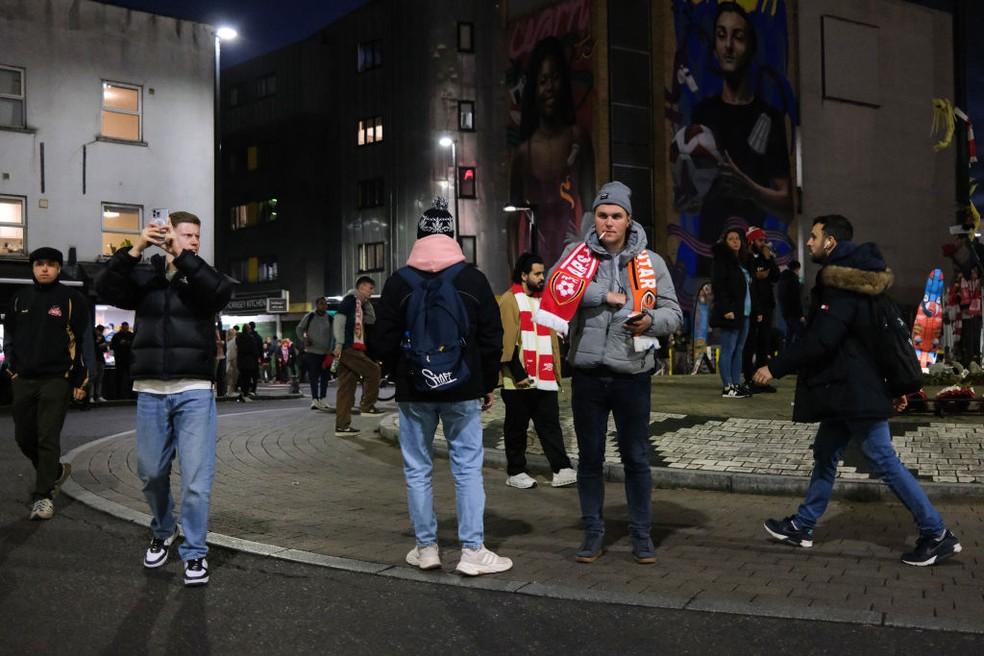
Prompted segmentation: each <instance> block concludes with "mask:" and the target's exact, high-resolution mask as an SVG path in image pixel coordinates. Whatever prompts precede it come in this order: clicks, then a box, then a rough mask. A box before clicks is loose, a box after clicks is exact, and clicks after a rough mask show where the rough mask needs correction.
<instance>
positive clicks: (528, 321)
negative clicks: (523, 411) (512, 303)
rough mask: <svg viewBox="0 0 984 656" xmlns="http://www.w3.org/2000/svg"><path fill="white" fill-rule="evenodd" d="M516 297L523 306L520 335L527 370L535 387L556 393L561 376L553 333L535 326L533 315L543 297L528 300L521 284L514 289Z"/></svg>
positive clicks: (520, 310) (546, 328)
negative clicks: (558, 378)
mask: <svg viewBox="0 0 984 656" xmlns="http://www.w3.org/2000/svg"><path fill="white" fill-rule="evenodd" d="M512 293H513V296H515V297H516V304H517V305H518V306H519V334H520V338H519V341H520V344H521V345H522V347H523V353H522V357H523V367H524V368H525V369H526V375H527V376H529V377H530V381H531V382H532V383H533V385H532V386H533V387H535V388H536V389H539V390H548V391H553V392H556V391H557V389H558V387H557V372H556V371H554V357H553V340H552V339H551V336H550V329H549V328H548V327H546V326H544V325H542V324H538V323H534V321H533V314H534V313H535V312H536V311H537V309H538V306H539V305H540V294H534V295H533V296H532V297H530V296H528V295H527V294H526V292H525V291H524V290H523V286H522V285H520V284H514V285H513V286H512Z"/></svg>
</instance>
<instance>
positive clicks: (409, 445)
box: [399, 400, 485, 549]
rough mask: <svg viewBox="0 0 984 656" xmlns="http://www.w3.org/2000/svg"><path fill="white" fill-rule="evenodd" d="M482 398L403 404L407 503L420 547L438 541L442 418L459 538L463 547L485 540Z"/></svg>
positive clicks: (402, 429) (401, 436) (472, 547)
mask: <svg viewBox="0 0 984 656" xmlns="http://www.w3.org/2000/svg"><path fill="white" fill-rule="evenodd" d="M481 405H482V404H481V402H480V401H478V400H473V401H458V402H456V403H424V402H413V403H400V404H399V407H400V451H402V452H403V473H404V475H405V476H406V480H407V503H408V505H409V507H410V521H411V523H412V524H413V530H414V533H415V534H416V537H417V546H419V547H429V546H431V545H434V544H437V515H435V514H434V493H433V488H432V486H431V473H432V472H433V470H434V465H433V460H432V457H431V455H432V449H433V444H434V431H435V430H437V422H438V420H440V421H441V425H442V426H443V427H444V437H445V439H447V441H448V452H449V456H450V459H451V474H452V475H453V476H454V491H455V503H456V506H457V510H458V540H459V541H460V542H461V546H462V548H466V549H480V548H481V547H482V544H483V543H484V542H485V518H484V515H485V488H484V487H483V482H482V460H483V456H484V451H483V447H482V422H481Z"/></svg>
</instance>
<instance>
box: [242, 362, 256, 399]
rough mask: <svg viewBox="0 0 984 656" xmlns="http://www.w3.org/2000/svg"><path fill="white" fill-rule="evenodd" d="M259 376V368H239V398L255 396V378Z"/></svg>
mask: <svg viewBox="0 0 984 656" xmlns="http://www.w3.org/2000/svg"><path fill="white" fill-rule="evenodd" d="M259 375H260V370H259V368H256V369H243V368H242V367H240V368H239V396H246V395H247V394H256V378H257V377H258V376H259Z"/></svg>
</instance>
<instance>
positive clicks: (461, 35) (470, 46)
mask: <svg viewBox="0 0 984 656" xmlns="http://www.w3.org/2000/svg"><path fill="white" fill-rule="evenodd" d="M474 35H475V23H458V52H475V43H474V41H473V37H474Z"/></svg>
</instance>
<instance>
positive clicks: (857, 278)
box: [820, 241, 895, 296]
mask: <svg viewBox="0 0 984 656" xmlns="http://www.w3.org/2000/svg"><path fill="white" fill-rule="evenodd" d="M820 281H821V282H822V283H823V284H824V285H826V286H828V287H834V288H837V289H844V290H846V291H849V292H854V293H856V294H864V295H866V296H877V295H878V294H881V293H882V292H884V291H886V290H888V288H889V287H891V286H892V283H893V282H895V274H893V273H892V270H891V269H889V268H887V267H886V266H885V260H884V259H883V258H882V254H881V251H880V250H879V249H878V246H876V245H875V244H872V243H866V244H854V243H852V242H849V241H846V242H841V243H840V244H837V247H836V248H835V249H834V251H833V252H832V253H831V254H830V256H829V257H828V258H827V262H826V265H825V266H824V267H823V270H822V271H821V272H820Z"/></svg>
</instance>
